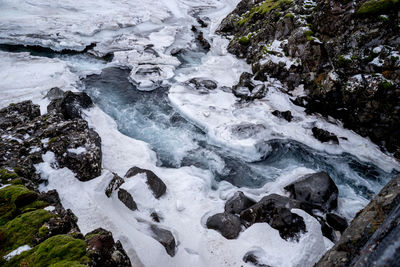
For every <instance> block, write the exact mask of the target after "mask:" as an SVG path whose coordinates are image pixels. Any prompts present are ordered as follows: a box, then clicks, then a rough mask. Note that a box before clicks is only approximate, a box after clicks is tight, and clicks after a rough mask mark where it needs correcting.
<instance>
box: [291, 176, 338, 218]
mask: <svg viewBox="0 0 400 267" xmlns="http://www.w3.org/2000/svg"><path fill="white" fill-rule="evenodd" d="M285 190H287V191H289V192H290V195H291V197H292V198H293V199H296V200H298V201H300V202H302V203H304V204H308V205H311V206H312V207H313V208H318V209H320V210H322V211H324V212H326V211H331V210H333V209H336V207H337V198H338V193H339V191H338V188H337V186H336V184H335V182H334V181H333V180H332V178H331V177H330V176H329V175H328V174H327V173H326V172H318V173H313V174H308V175H305V176H303V177H301V178H300V179H299V180H298V181H296V182H294V183H292V184H289V185H287V186H285Z"/></svg>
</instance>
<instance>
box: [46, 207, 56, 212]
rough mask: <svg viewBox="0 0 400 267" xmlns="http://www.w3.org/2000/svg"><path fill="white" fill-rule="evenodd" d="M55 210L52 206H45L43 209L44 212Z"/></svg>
mask: <svg viewBox="0 0 400 267" xmlns="http://www.w3.org/2000/svg"><path fill="white" fill-rule="evenodd" d="M55 209H56V207H54V206H47V207H45V208H44V210H47V211H54V210H55Z"/></svg>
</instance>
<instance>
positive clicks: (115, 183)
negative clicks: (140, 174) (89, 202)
mask: <svg viewBox="0 0 400 267" xmlns="http://www.w3.org/2000/svg"><path fill="white" fill-rule="evenodd" d="M123 183H124V179H122V178H121V177H119V176H118V174H116V173H114V177H113V178H112V179H111V181H110V183H109V184H108V186H107V188H106V191H105V193H106V196H107V197H111V194H112V193H113V192H114V191H117V189H118V188H119V187H120V186H121V185H122V184H123Z"/></svg>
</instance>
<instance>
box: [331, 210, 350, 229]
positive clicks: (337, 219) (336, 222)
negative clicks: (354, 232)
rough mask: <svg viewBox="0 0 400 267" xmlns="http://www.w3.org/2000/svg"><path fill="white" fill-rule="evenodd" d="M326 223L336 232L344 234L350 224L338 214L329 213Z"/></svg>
mask: <svg viewBox="0 0 400 267" xmlns="http://www.w3.org/2000/svg"><path fill="white" fill-rule="evenodd" d="M326 222H327V223H328V224H329V225H330V226H331V227H332V228H333V229H335V230H337V231H340V232H343V231H344V230H346V228H347V226H348V223H347V220H346V219H345V218H343V217H341V216H339V215H337V214H334V213H327V214H326Z"/></svg>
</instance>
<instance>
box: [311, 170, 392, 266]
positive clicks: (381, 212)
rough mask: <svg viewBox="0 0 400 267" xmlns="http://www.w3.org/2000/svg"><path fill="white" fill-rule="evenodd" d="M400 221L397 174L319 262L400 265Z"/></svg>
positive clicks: (323, 264)
mask: <svg viewBox="0 0 400 267" xmlns="http://www.w3.org/2000/svg"><path fill="white" fill-rule="evenodd" d="M399 223H400V175H397V176H396V177H395V178H393V179H392V180H391V181H390V182H389V183H388V184H387V185H386V186H385V187H384V188H383V189H382V190H381V191H380V192H379V194H377V195H376V196H375V198H374V199H372V200H371V201H370V202H369V204H368V205H367V206H366V207H365V208H364V209H363V210H361V211H360V212H358V213H357V215H356V216H355V218H354V219H353V220H352V221H351V223H350V224H349V226H348V227H347V228H346V230H345V231H344V232H343V234H342V235H341V237H340V239H339V241H338V242H337V243H336V244H335V246H333V248H331V249H330V250H329V251H328V252H327V253H326V254H325V255H324V256H323V257H322V258H321V259H320V260H319V262H318V263H317V264H316V266H318V267H322V266H396V264H394V265H393V263H398V259H399V257H398V254H397V253H396V251H397V252H398V247H395V246H393V244H397V243H398V238H396V234H398V233H399V232H398V230H399V229H398V225H399ZM397 236H398V235H397ZM385 252H387V253H388V254H385ZM383 255H385V256H383ZM374 262H375V263H379V265H374V264H373V263H374Z"/></svg>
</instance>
